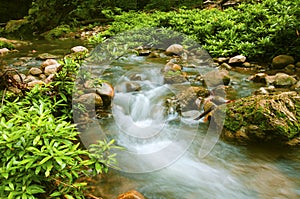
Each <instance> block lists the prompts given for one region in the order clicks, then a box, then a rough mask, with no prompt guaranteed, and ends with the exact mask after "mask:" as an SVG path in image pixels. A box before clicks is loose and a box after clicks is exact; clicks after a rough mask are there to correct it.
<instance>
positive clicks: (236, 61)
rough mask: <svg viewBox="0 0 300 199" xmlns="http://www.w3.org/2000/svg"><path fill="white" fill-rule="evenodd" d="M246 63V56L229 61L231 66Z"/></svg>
mask: <svg viewBox="0 0 300 199" xmlns="http://www.w3.org/2000/svg"><path fill="white" fill-rule="evenodd" d="M245 61H246V57H245V56H244V55H237V56H234V57H231V58H230V59H229V61H228V63H229V64H237V63H244V62H245Z"/></svg>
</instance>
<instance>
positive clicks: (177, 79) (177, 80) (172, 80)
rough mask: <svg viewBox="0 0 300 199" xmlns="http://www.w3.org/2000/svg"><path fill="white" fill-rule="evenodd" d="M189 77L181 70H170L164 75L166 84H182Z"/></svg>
mask: <svg viewBox="0 0 300 199" xmlns="http://www.w3.org/2000/svg"><path fill="white" fill-rule="evenodd" d="M187 81H188V80H187V78H186V76H185V75H184V74H182V73H181V72H180V71H175V72H174V71H169V72H167V73H165V75H164V83H165V84H181V83H184V82H187Z"/></svg>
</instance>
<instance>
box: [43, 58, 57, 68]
mask: <svg viewBox="0 0 300 199" xmlns="http://www.w3.org/2000/svg"><path fill="white" fill-rule="evenodd" d="M50 65H60V64H59V63H58V62H57V61H56V60H55V59H47V60H46V61H44V62H43V63H42V65H41V68H42V69H44V68H45V67H46V66H50Z"/></svg>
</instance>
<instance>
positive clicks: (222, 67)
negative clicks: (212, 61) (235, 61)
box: [219, 63, 232, 70]
mask: <svg viewBox="0 0 300 199" xmlns="http://www.w3.org/2000/svg"><path fill="white" fill-rule="evenodd" d="M219 69H221V70H222V69H223V70H231V69H232V67H231V66H230V65H229V64H227V63H222V64H221V65H220V66H219Z"/></svg>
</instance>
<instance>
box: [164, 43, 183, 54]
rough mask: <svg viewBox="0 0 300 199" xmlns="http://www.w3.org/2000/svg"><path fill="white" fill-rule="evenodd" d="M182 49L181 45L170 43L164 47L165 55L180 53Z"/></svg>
mask: <svg viewBox="0 0 300 199" xmlns="http://www.w3.org/2000/svg"><path fill="white" fill-rule="evenodd" d="M183 51H184V49H183V46H182V45H180V44H172V45H171V46H169V47H168V48H167V49H166V54H167V55H180V54H181V53H182V52H183Z"/></svg>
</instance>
